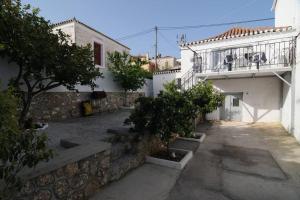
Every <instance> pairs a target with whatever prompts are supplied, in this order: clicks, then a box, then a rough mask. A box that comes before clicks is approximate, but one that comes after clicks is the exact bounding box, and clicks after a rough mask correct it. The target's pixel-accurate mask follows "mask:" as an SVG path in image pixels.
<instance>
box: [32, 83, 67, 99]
mask: <svg viewBox="0 0 300 200" xmlns="http://www.w3.org/2000/svg"><path fill="white" fill-rule="evenodd" d="M53 83H55V82H50V83H48V85H47V86H46V87H44V88H42V89H40V90H37V91H35V92H33V93H32V95H33V96H34V95H37V94H39V93H41V92H43V91H47V90H51V89H53V88H56V87H58V86H60V85H61V83H55V84H53ZM51 84H53V85H51Z"/></svg>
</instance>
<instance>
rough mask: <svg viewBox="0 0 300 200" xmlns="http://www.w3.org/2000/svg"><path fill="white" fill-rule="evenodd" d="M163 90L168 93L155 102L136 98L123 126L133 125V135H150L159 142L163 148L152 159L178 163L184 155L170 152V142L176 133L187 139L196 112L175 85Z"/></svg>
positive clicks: (158, 97) (152, 99) (150, 99)
mask: <svg viewBox="0 0 300 200" xmlns="http://www.w3.org/2000/svg"><path fill="white" fill-rule="evenodd" d="M165 88H168V89H167V90H166V91H165V92H161V93H160V94H159V95H158V96H157V98H151V97H142V98H139V99H138V100H137V101H136V106H135V110H134V111H133V112H132V114H131V115H130V117H129V118H128V119H127V120H126V123H127V124H131V123H132V124H134V129H135V130H136V131H139V132H144V131H149V132H150V133H151V134H154V135H155V136H157V137H159V138H160V140H161V142H162V143H163V145H164V148H162V149H161V151H160V152H159V153H158V154H156V155H154V156H155V157H159V158H164V159H168V160H174V161H178V160H181V158H182V157H183V156H185V153H182V152H181V153H180V152H179V151H171V150H170V148H169V147H170V142H171V141H172V139H174V138H175V137H176V134H177V133H181V134H183V135H188V134H190V133H191V132H192V121H191V119H192V118H194V117H195V112H196V110H195V107H194V105H193V104H192V102H191V101H190V100H189V99H188V98H187V97H188V95H187V94H186V93H182V92H179V91H177V89H176V86H175V83H170V84H168V85H166V86H165Z"/></svg>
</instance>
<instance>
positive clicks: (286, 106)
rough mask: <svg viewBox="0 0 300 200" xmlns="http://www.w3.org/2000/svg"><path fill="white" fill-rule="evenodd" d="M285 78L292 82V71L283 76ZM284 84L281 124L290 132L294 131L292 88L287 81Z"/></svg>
mask: <svg viewBox="0 0 300 200" xmlns="http://www.w3.org/2000/svg"><path fill="white" fill-rule="evenodd" d="M283 78H284V79H285V80H287V81H288V82H290V83H291V80H292V77H291V73H290V72H288V73H287V74H285V75H284V76H283ZM281 84H282V108H281V124H282V125H283V127H284V128H285V129H286V130H287V131H288V132H289V133H290V132H292V124H291V122H292V115H293V112H292V88H291V87H290V86H288V85H287V84H286V83H284V82H281Z"/></svg>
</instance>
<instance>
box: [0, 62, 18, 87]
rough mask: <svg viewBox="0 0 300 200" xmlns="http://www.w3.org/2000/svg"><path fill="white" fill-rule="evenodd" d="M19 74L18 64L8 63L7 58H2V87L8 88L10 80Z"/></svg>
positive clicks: (0, 80) (0, 75)
mask: <svg viewBox="0 0 300 200" xmlns="http://www.w3.org/2000/svg"><path fill="white" fill-rule="evenodd" d="M17 74H18V68H17V65H16V64H14V63H8V59H7V58H0V88H1V89H6V88H7V84H8V83H9V80H10V79H11V78H12V77H16V76H17Z"/></svg>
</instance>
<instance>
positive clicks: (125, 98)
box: [123, 90, 127, 106]
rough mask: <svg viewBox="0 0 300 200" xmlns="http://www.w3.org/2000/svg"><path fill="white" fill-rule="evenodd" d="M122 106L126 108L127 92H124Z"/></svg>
mask: <svg viewBox="0 0 300 200" xmlns="http://www.w3.org/2000/svg"><path fill="white" fill-rule="evenodd" d="M123 104H124V105H123V106H127V90H124V102H123Z"/></svg>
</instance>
